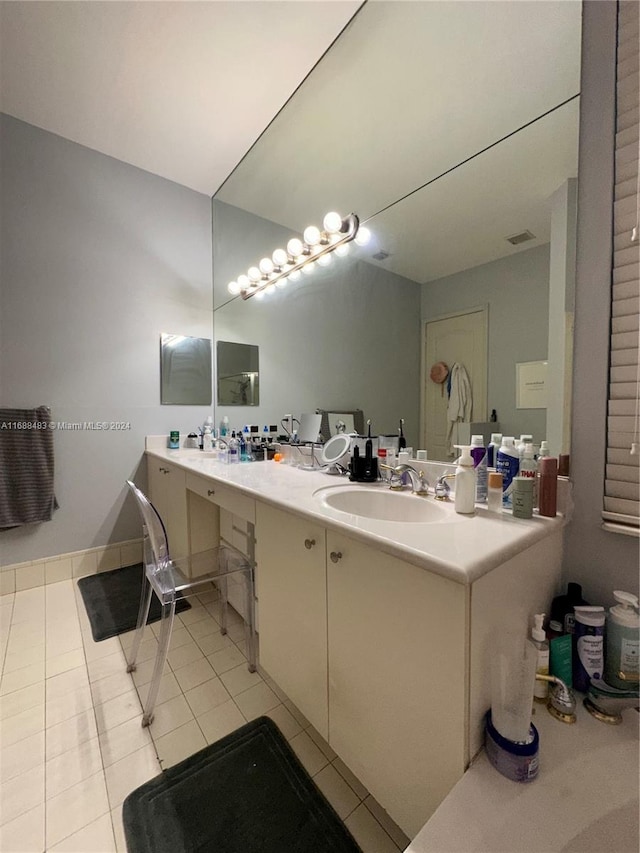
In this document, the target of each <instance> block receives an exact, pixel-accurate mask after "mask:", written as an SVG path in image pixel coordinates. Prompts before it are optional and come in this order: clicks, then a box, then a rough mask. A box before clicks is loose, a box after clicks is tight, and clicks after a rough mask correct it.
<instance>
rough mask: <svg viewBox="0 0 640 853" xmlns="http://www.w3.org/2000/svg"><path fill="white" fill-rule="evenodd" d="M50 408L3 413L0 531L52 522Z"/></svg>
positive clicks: (54, 504)
mask: <svg viewBox="0 0 640 853" xmlns="http://www.w3.org/2000/svg"><path fill="white" fill-rule="evenodd" d="M50 424H51V410H50V409H49V407H48V406H39V407H38V408H36V409H0V528H1V529H7V528H9V527H19V526H20V525H22V524H34V523H37V522H41V521H51V516H52V515H53V511H54V509H57V508H58V502H57V500H56V496H55V494H54V492H53V469H54V464H53V430H52V429H51V427H50Z"/></svg>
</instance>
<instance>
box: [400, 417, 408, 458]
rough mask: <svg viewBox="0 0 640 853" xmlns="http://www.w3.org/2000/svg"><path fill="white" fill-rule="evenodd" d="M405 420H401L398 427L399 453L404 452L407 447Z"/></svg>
mask: <svg viewBox="0 0 640 853" xmlns="http://www.w3.org/2000/svg"><path fill="white" fill-rule="evenodd" d="M403 427H404V418H400V426H399V427H398V453H400V451H401V450H404V449H405V447H406V446H407V440H406V438H405V437H404V429H403Z"/></svg>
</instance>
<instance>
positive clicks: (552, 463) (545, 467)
mask: <svg viewBox="0 0 640 853" xmlns="http://www.w3.org/2000/svg"><path fill="white" fill-rule="evenodd" d="M538 470H539V471H540V475H541V476H542V475H544V476H550V477H557V476H558V460H557V459H556V458H555V456H544V457H543V458H542V459H539V460H538Z"/></svg>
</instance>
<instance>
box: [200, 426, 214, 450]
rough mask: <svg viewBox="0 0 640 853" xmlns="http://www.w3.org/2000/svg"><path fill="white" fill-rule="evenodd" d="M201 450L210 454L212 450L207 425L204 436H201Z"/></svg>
mask: <svg viewBox="0 0 640 853" xmlns="http://www.w3.org/2000/svg"><path fill="white" fill-rule="evenodd" d="M202 449H203V450H206V451H207V452H210V451H211V450H212V449H213V444H212V435H211V427H210V426H209V424H207V425H206V426H205V428H204V434H203V436H202Z"/></svg>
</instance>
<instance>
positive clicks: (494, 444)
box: [487, 432, 502, 468]
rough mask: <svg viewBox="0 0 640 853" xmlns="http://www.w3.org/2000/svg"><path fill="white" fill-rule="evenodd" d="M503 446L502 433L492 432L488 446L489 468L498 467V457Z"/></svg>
mask: <svg viewBox="0 0 640 853" xmlns="http://www.w3.org/2000/svg"><path fill="white" fill-rule="evenodd" d="M501 444H502V433H501V432H492V433H491V441H490V442H489V444H488V445H487V467H488V468H495V467H496V455H497V453H498V450H499V449H500V445H501Z"/></svg>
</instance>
